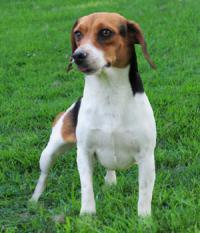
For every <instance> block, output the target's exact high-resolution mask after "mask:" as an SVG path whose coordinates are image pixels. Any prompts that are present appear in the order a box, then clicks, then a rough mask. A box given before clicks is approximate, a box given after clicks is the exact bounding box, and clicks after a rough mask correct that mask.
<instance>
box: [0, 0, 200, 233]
mask: <svg viewBox="0 0 200 233" xmlns="http://www.w3.org/2000/svg"><path fill="white" fill-rule="evenodd" d="M199 9H200V2H199V1H195V0H179V1H178V0H168V1H161V0H149V1H146V0H134V1H131V0H129V1H128V0H115V1H114V0H113V1H112V0H109V1H108V0H95V1H94V0H93V1H92V0H90V1H89V0H84V1H81V0H71V1H64V0H57V1H54V0H43V1H41V0H35V1H30V0H1V1H0V93H1V94H0V231H1V232H7V233H12V232H73V233H74V232H75V233H76V232H84V233H90V232H91V233H93V232H98V233H100V232H106V233H124V232H165V233H166V232H181V233H182V232H191V233H195V232H196V233H197V232H200V196H199V193H200V182H199V174H200V156H199V155H200V146H199V138H200V134H199V132H200V131H199V106H200V96H199V94H200V81H199V79H200V77H199V76H200V59H199V57H200V24H199V23H200V14H199ZM95 11H114V12H119V13H121V14H123V15H124V16H125V17H127V18H129V19H132V20H135V21H136V22H139V23H140V25H141V27H142V28H143V30H144V32H145V36H146V40H147V44H148V47H149V52H150V54H151V56H152V58H153V60H154V62H155V63H156V64H157V67H158V68H157V70H156V71H153V70H152V69H150V68H149V65H148V64H147V62H146V61H145V60H144V58H143V57H142V53H141V50H140V48H138V49H137V52H138V62H139V67H140V73H141V76H142V78H143V81H144V86H145V90H146V93H147V94H148V96H149V99H150V101H151V103H152V106H153V109H154V113H155V117H156V122H157V131H158V139H157V149H156V167H157V179H156V185H155V190H154V197H153V203H152V204H153V215H152V218H151V219H147V220H142V219H139V218H138V217H137V198H138V182H137V172H138V171H137V167H133V168H132V169H129V170H128V171H124V172H118V173H117V176H118V185H117V186H116V187H112V188H108V187H105V186H104V180H103V176H104V174H105V170H104V169H103V168H102V167H101V166H99V165H97V170H96V172H95V179H94V188H95V197H96V204H97V215H96V216H95V217H79V209H80V182H79V176H78V172H77V168H76V153H75V150H73V151H72V152H71V153H70V154H68V155H65V156H63V157H62V158H60V159H59V160H58V162H57V163H56V164H55V166H54V169H52V171H51V174H50V177H49V182H48V186H47V189H46V191H45V192H44V194H43V195H42V197H41V199H40V201H39V203H38V205H30V204H29V203H28V199H29V198H30V197H31V194H32V192H33V190H34V187H35V184H36V181H37V179H38V176H39V167H38V160H39V156H40V153H41V151H42V149H43V148H44V146H45V144H46V142H47V140H48V137H49V134H50V129H51V122H52V120H53V118H54V116H55V115H56V114H57V113H58V112H60V111H63V110H65V109H66V108H67V107H68V106H69V105H70V104H71V103H72V102H73V101H74V100H76V99H77V98H78V97H79V96H80V95H81V94H82V90H83V84H84V79H83V75H82V74H80V73H79V72H78V71H77V70H76V69H74V70H73V71H72V72H70V73H69V74H67V73H66V72H65V67H66V65H67V63H68V58H69V56H70V42H69V33H70V30H71V26H72V24H73V22H74V21H75V19H76V18H78V17H79V16H82V15H86V14H88V13H91V12H95ZM62 213H65V223H64V224H61V223H55V222H54V221H53V218H54V216H55V215H58V214H62Z"/></svg>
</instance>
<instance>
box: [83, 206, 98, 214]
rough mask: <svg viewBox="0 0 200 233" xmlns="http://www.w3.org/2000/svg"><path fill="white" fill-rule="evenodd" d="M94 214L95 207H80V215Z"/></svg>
mask: <svg viewBox="0 0 200 233" xmlns="http://www.w3.org/2000/svg"><path fill="white" fill-rule="evenodd" d="M93 214H96V209H95V207H92V208H81V211H80V215H81V216H82V215H93Z"/></svg>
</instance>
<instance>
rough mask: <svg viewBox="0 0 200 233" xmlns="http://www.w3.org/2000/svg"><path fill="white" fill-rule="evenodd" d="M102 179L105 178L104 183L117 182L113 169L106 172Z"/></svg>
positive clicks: (112, 183)
mask: <svg viewBox="0 0 200 233" xmlns="http://www.w3.org/2000/svg"><path fill="white" fill-rule="evenodd" d="M104 180H105V184H106V185H116V184H117V178H116V174H115V171H109V172H107V174H106V176H105V178H104Z"/></svg>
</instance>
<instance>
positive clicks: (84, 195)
mask: <svg viewBox="0 0 200 233" xmlns="http://www.w3.org/2000/svg"><path fill="white" fill-rule="evenodd" d="M77 165H78V171H79V175H80V181H81V211H80V214H81V215H83V214H95V213H96V207H95V200H94V192H93V183H92V173H93V154H91V153H89V152H88V151H86V150H84V149H81V148H79V147H78V150H77Z"/></svg>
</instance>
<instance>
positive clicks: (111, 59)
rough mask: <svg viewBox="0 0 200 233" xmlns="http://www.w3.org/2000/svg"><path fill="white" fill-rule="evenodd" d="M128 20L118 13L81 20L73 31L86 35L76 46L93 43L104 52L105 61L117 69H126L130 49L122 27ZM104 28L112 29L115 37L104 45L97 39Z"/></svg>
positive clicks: (96, 14)
mask: <svg viewBox="0 0 200 233" xmlns="http://www.w3.org/2000/svg"><path fill="white" fill-rule="evenodd" d="M126 22H127V20H126V19H125V18H124V17H123V16H121V15H119V14H116V13H109V14H108V13H94V14H91V15H88V16H84V17H82V18H80V19H79V22H78V24H77V25H76V26H75V27H74V30H73V31H77V30H78V31H81V33H82V34H83V35H84V37H83V39H82V40H81V41H77V42H76V45H77V47H79V46H80V45H83V44H86V43H88V41H90V42H92V44H93V45H94V46H95V47H97V48H99V49H101V50H103V51H104V56H105V59H106V60H107V62H108V63H110V64H111V65H112V66H115V67H119V68H120V67H125V66H127V65H128V63H129V61H130V56H129V47H128V46H127V44H128V43H127V37H123V36H121V31H120V27H119V26H120V25H125V27H126ZM104 28H108V29H110V30H111V31H112V32H113V33H114V36H113V37H112V38H110V39H109V40H107V41H105V42H104V43H99V42H98V39H97V35H98V32H99V31H100V30H102V29H104Z"/></svg>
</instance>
